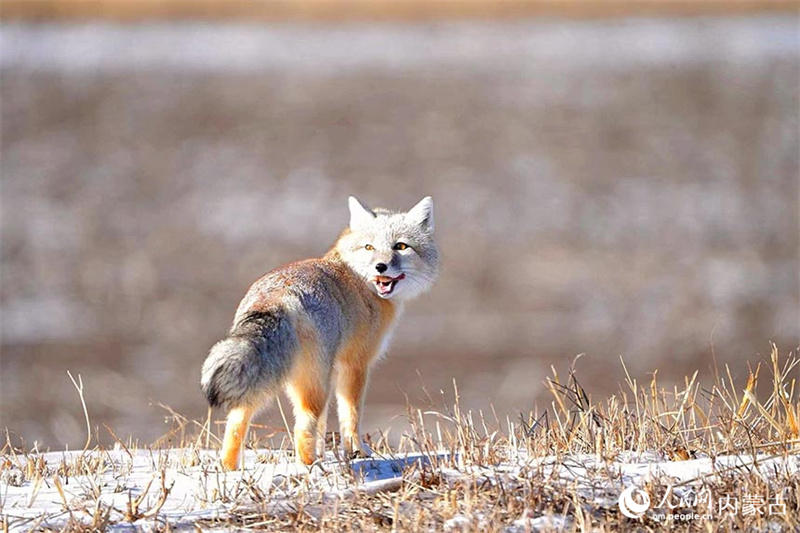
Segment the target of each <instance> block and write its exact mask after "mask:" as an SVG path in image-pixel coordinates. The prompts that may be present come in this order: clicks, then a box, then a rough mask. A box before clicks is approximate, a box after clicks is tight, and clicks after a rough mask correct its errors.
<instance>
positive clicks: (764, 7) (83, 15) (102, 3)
mask: <svg viewBox="0 0 800 533" xmlns="http://www.w3.org/2000/svg"><path fill="white" fill-rule="evenodd" d="M0 8H2V9H0V16H2V17H3V18H4V19H6V20H26V21H52V20H62V21H65V20H87V19H99V20H114V21H126V22H131V21H143V20H187V19H192V20H208V21H215V22H219V21H222V20H229V21H230V20H239V21H246V22H247V21H249V22H252V21H256V20H258V21H315V22H318V21H335V22H341V21H346V20H350V21H352V20H360V21H373V22H374V21H390V22H396V21H424V20H447V21H452V20H454V19H493V20H498V19H516V18H520V17H532V16H538V17H542V16H546V17H573V18H574V17H619V16H661V17H665V16H698V15H706V16H708V15H726V16H730V15H751V14H757V13H784V14H789V13H797V12H798V4H797V2H793V1H789V0H692V1H686V0H434V1H431V0H392V1H388V2H387V1H382V0H226V1H224V2H220V1H218V0H166V1H165V0H3V1H2V3H0Z"/></svg>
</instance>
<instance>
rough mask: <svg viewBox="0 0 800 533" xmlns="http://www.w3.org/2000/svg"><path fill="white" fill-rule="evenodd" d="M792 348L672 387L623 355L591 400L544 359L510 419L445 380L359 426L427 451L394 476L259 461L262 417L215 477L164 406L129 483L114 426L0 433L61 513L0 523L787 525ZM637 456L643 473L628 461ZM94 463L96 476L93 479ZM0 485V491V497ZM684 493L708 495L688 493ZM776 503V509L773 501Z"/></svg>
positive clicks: (23, 479) (202, 450)
mask: <svg viewBox="0 0 800 533" xmlns="http://www.w3.org/2000/svg"><path fill="white" fill-rule="evenodd" d="M799 362H800V360H798V358H797V355H796V354H789V355H788V356H786V357H784V358H781V357H779V354H778V350H777V348H775V347H774V346H773V350H772V353H771V356H770V359H769V360H768V361H763V362H761V363H757V364H756V365H755V367H754V368H751V369H750V371H749V372H748V379H747V381H746V382H744V383H735V382H734V380H733V379H732V377H731V375H732V373H731V371H730V369H729V368H727V367H724V368H722V369H720V372H719V373H718V374H717V376H716V379H715V380H714V382H713V383H710V384H701V383H700V382H699V381H698V379H697V374H696V373H695V375H693V376H691V377H687V378H686V380H685V383H684V384H683V386H682V387H675V388H672V389H671V390H667V389H665V388H663V387H661V386H660V385H659V383H658V373H657V372H655V373H654V374H653V377H652V380H651V381H650V382H649V383H638V382H637V381H636V380H634V379H632V378H630V376H628V375H627V370H624V374H623V376H624V378H625V379H624V389H623V390H621V391H620V393H618V394H617V395H614V396H612V397H609V398H607V399H604V400H602V401H595V400H593V399H592V398H591V397H590V396H589V395H588V394H587V392H586V391H585V390H584V388H583V387H582V386H581V384H580V381H579V379H578V374H579V372H578V371H576V369H575V368H572V369H570V371H569V372H568V374H567V375H566V376H560V375H559V374H558V373H557V372H556V370H555V369H553V375H552V376H551V377H550V379H549V381H548V382H549V385H550V390H551V392H552V396H553V400H552V403H551V405H550V406H549V407H548V408H547V409H546V410H542V411H539V412H533V413H529V414H527V415H525V416H518V417H516V416H515V417H513V418H512V417H511V416H506V417H504V418H500V417H498V415H497V414H496V413H492V414H491V416H490V415H488V414H486V413H481V412H477V413H476V412H465V411H463V410H462V409H461V408H460V405H459V401H458V390H457V388H456V389H455V402H454V404H453V405H452V406H450V407H449V408H444V409H442V410H439V411H421V410H411V409H410V410H409V413H408V417H409V421H410V424H411V431H409V432H408V433H407V434H405V435H403V437H402V438H401V440H400V442H399V444H398V445H397V446H395V447H390V446H389V445H388V444H387V439H386V438H385V436H383V435H381V436H379V437H378V438H373V439H372V440H371V445H372V447H373V449H374V451H375V453H376V456H378V457H380V458H384V459H392V458H397V457H402V456H403V454H405V453H419V454H422V457H423V458H424V459H422V460H419V461H409V462H407V463H406V466H405V469H404V471H403V473H402V475H398V476H397V477H394V478H390V479H384V480H382V481H378V482H373V483H361V480H359V479H358V475H357V474H354V473H353V472H352V471H351V470H350V468H349V466H350V465H349V464H348V463H347V461H345V460H344V459H343V458H341V457H340V456H338V455H336V456H335V459H334V460H330V461H327V462H325V463H323V464H319V465H316V466H314V467H312V468H311V470H309V469H305V468H298V469H296V470H295V471H294V473H292V474H289V475H285V476H276V475H274V474H269V475H267V474H264V472H265V471H266V470H264V468H261V467H263V466H265V465H270V464H273V463H274V464H281V463H282V462H285V461H286V460H288V459H290V458H291V457H290V456H291V452H290V448H291V447H290V445H289V442H288V440H287V439H286V438H284V437H283V435H285V434H284V433H283V432H281V431H280V430H278V431H268V430H265V429H264V428H256V431H253V432H251V434H252V436H251V442H250V445H251V447H252V448H253V449H254V450H255V453H256V463H257V464H258V467H253V466H252V465H251V468H249V469H248V470H247V471H245V472H242V473H239V474H236V477H235V479H232V478H226V477H225V476H223V475H222V474H221V473H220V472H219V470H218V464H217V461H216V458H215V456H214V454H212V453H210V452H209V451H208V448H211V449H216V446H217V440H218V439H217V436H216V435H215V430H214V428H213V425H212V424H211V423H210V421H211V418H210V417H209V419H208V420H206V421H205V423H203V422H198V421H193V420H188V419H186V418H185V417H182V416H181V415H180V414H178V413H175V412H170V414H169V416H170V418H171V420H172V422H173V429H172V431H170V432H169V433H168V434H167V435H165V437H164V438H163V439H161V440H160V441H159V442H158V443H156V445H155V446H153V447H151V448H150V452H149V456H150V458H149V459H148V461H150V465H151V466H150V478H149V481H147V482H145V483H144V488H143V489H140V490H138V491H133V490H130V487H129V486H128V485H127V483H130V481H129V480H130V477H129V476H130V475H131V473H132V472H133V470H134V468H133V466H132V465H133V464H134V462H133V457H134V456H135V455H136V454H138V453H140V451H141V450H140V449H139V447H138V446H136V445H135V443H134V442H132V441H128V442H127V443H123V442H121V441H119V439H117V444H116V446H115V447H114V448H115V450H103V449H98V448H96V449H94V450H92V451H89V452H83V453H80V452H79V453H73V454H72V455H67V454H64V456H63V459H62V460H61V461H55V462H54V461H52V459H50V460H47V458H46V457H45V456H43V455H42V454H41V453H39V452H38V451H36V450H28V451H25V450H19V449H15V448H14V447H12V446H11V445H10V444H7V445H6V446H5V448H4V449H3V450H2V458H0V476H1V477H0V481H2V483H3V484H5V486H6V487H11V486H24V487H28V493H27V494H29V496H30V498H31V502H34V501H35V500H36V498H37V493H38V492H39V490H40V489H41V488H42V487H43V486H45V485H46V486H48V487H49V486H55V487H56V488H57V493H58V494H59V495H60V500H61V502H60V507H61V509H60V511H59V513H60V515H59V517H58V518H59V520H60V521H53V519H52V518H53V517H52V516H51V517H41V518H40V519H30V518H28V519H26V520H24V521H20V520H16V519H15V518H13V516H14V513H13V512H12V511H13V510H12V509H4V510H3V511H4V514H3V524H2V527H3V528H4V530H8V529H14V528H20V527H22V528H24V529H26V530H34V531H35V530H48V531H50V530H57V531H80V532H86V531H101V530H105V529H107V528H108V527H109V525H110V524H114V523H119V522H133V523H135V524H136V525H137V527H142V528H144V527H147V528H150V529H153V528H154V529H156V530H165V531H166V530H170V529H172V528H175V527H177V528H178V529H180V528H181V527H184V526H185V527H194V528H199V529H203V530H214V529H223V528H224V529H228V528H231V527H235V528H243V529H268V530H271V531H393V532H394V531H445V530H446V531H476V530H480V531H483V532H493V531H509V532H510V531H533V530H537V531H538V530H543V531H547V530H564V531H588V530H594V531H616V530H619V529H622V528H631V529H634V530H637V531H660V530H664V529H667V528H669V529H672V530H678V531H784V530H785V531H789V530H797V529H798V528H800V522H799V521H798V519H797V515H798V510H800V509H799V507H798V494H799V493H800V492H799V491H798V488H799V487H800V476H799V475H798V473H797V472H798V467H800V461H798V459H800V454H798V451H800V426H799V423H798V419H799V417H800V398H799V397H798V391H797V390H796V384H797V383H796V382H797V376H798V368H800V367H798V363H799ZM622 366H623V369H624V368H625V367H624V363H623V365H622ZM333 438H334V439H335V438H336V437H335V436H333ZM175 448H179V449H178V450H176V449H175ZM268 450H273V451H268ZM126 456H129V457H130V458H131V461H126V460H125V457H126ZM48 457H52V455H50V456H48ZM120 458H121V459H120ZM387 464H388V463H387ZM398 464H401V463H398ZM681 464H683V465H689V466H691V465H697V466H698V470H697V471H696V472H697V473H696V474H691V473H689V474H687V472H692V469H686V468H683V469H682V468H681ZM654 465H661V467H658V468H655V467H654ZM703 465H705V467H703ZM637 468H638V469H639V470H642V469H643V471H647V472H645V473H644V474H642V475H639V474H636V473H635V471H636V469H637ZM168 471H174V472H178V473H179V474H181V475H183V477H184V478H186V479H190V480H191V483H193V487H195V489H194V490H195V495H196V496H197V501H198V502H199V506H200V507H209V508H210V507H213V506H215V505H217V506H219V505H221V506H223V507H224V510H225V513H224V515H223V516H222V517H221V518H220V517H202V516H201V517H198V518H197V519H195V520H193V521H192V523H191V526H186V524H185V523H182V522H181V523H177V522H175V520H174V516H172V517H170V516H166V515H164V514H163V512H162V508H163V507H164V505H165V502H167V501H168V498H169V497H170V495H171V492H172V490H173V485H174V483H175V482H174V481H171V482H170V481H168V479H169V478H170V475H168ZM259 472H260V473H259ZM102 476H105V477H104V478H103V479H105V480H106V481H105V482H100V481H98V480H100V479H101V477H102ZM173 478H174V476H173ZM267 478H268V479H267ZM71 479H72V480H78V479H80V480H81V481H80V482H79V483H78V486H79V487H81V491H80V495H79V496H80V497H76V496H75V489H74V487H75V482H73V483H72V485H71V487H73V488H72V492H71V493H69V494H68V493H67V492H68V491H66V490H64V489H63V488H62V487H63V486H65V485H67V484H68V483H69V482H70V480H71ZM108 479H114V480H117V481H116V483H117V486H114V487H109V486H108V481H107V480H108ZM630 484H636V485H638V486H639V487H640V488H643V489H644V490H646V491H647V493H648V494H650V497H651V499H652V500H653V501H652V506H651V507H652V508H651V509H650V511H648V512H647V513H645V514H644V515H643V516H642V517H641V518H636V519H633V518H627V517H625V516H623V515H622V513H621V512H620V509H619V506H618V504H617V498H618V497H619V494H620V492H621V491H622V489H623V488H625V487H627V486H629V485H630ZM0 487H2V485H0ZM104 491H106V492H109V491H111V492H116V493H119V494H122V495H123V497H124V495H125V493H126V491H127V504H125V505H122V506H119V507H114V506H113V505H108V504H104V503H103V500H102V498H101V497H100V495H101V494H102V493H103V492H104ZM5 492H7V491H2V490H0V505H3V504H4V503H5V497H4V494H5ZM691 494H694V495H695V498H696V497H697V495H705V498H700V499H695V500H692V499H687V497H688V496H689V495H691ZM776 497H779V499H775V498H776ZM724 498H728V501H729V502H730V500H731V499H733V498H736V500H737V501H738V502H741V506H740V508H739V509H738V510H737V512H735V513H733V512H720V509H719V502H720V501H722V500H723V499H724ZM662 500H663V502H664V505H663V506H661V508H658V507H659V506H658V504H659V502H662ZM748 501H749V502H750V503H754V504H760V505H755V506H754V508H755V512H754V513H752V514H750V513H749V512H745V507H744V504H745V502H748ZM772 502H775V503H774V504H773V505H775V506H776V507H774V510H775V511H776V512H774V513H770V512H769V511H771V510H773V508H772V507H770V504H771V503H772ZM779 505H780V506H779ZM671 506H674V507H675V508H674V509H671V508H670V507H671ZM756 507H757V508H756ZM748 509H749V508H748ZM759 511H761V512H759ZM778 511H782V512H778ZM661 512H666V513H673V514H684V515H685V514H687V513H689V512H697V513H699V514H706V513H708V514H710V515H711V517H710V518H706V519H701V518H689V519H668V520H663V519H661V518H659V517H658V515H657V514H658V513H661ZM181 524H183V526H181Z"/></svg>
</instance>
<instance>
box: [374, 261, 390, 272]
mask: <svg viewBox="0 0 800 533" xmlns="http://www.w3.org/2000/svg"><path fill="white" fill-rule="evenodd" d="M388 268H389V267H388V266H386V263H378V264H376V265H375V270H377V271H378V274H383V273H384V272H386V269H388Z"/></svg>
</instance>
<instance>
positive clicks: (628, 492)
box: [619, 487, 650, 518]
mask: <svg viewBox="0 0 800 533" xmlns="http://www.w3.org/2000/svg"><path fill="white" fill-rule="evenodd" d="M634 496H636V499H638V500H641V503H639V502H637V501H636V499H634ZM649 508H650V496H648V494H647V493H646V492H645V491H643V490H641V489H637V488H636V487H628V488H627V489H625V490H623V491H622V494H620V495H619V510H620V511H622V514H624V515H625V516H627V517H628V518H640V517H642V516H643V515H644V513H645V512H647V510H648V509H649Z"/></svg>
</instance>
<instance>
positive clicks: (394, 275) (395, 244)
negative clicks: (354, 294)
mask: <svg viewBox="0 0 800 533" xmlns="http://www.w3.org/2000/svg"><path fill="white" fill-rule="evenodd" d="M336 250H337V251H338V252H339V255H340V256H341V258H342V259H343V260H344V262H345V263H347V264H348V265H349V266H350V268H352V269H353V270H354V271H355V272H356V273H357V274H358V275H359V276H361V277H362V278H363V279H364V281H365V282H366V283H368V284H369V285H370V286H371V287H372V289H373V290H375V292H376V294H377V295H378V296H380V297H381V298H384V299H389V298H392V299H397V300H408V299H410V298H414V297H415V296H417V295H419V294H420V293H422V292H425V291H426V290H428V289H429V288H430V287H431V285H432V284H433V281H434V280H435V279H436V275H437V273H438V270H439V254H438V251H437V249H436V243H435V242H434V240H433V199H431V197H430V196H428V197H426V198H423V199H422V201H420V202H419V203H418V204H417V205H415V206H414V207H412V208H411V209H410V210H409V211H407V212H405V213H395V212H391V211H388V210H386V209H372V210H371V209H368V208H366V207H364V206H363V205H361V202H359V201H358V200H357V199H356V198H354V197H352V196H351V197H350V227H349V228H348V229H347V230H345V232H344V233H342V236H341V237H340V238H339V241H338V242H337V243H336Z"/></svg>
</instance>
